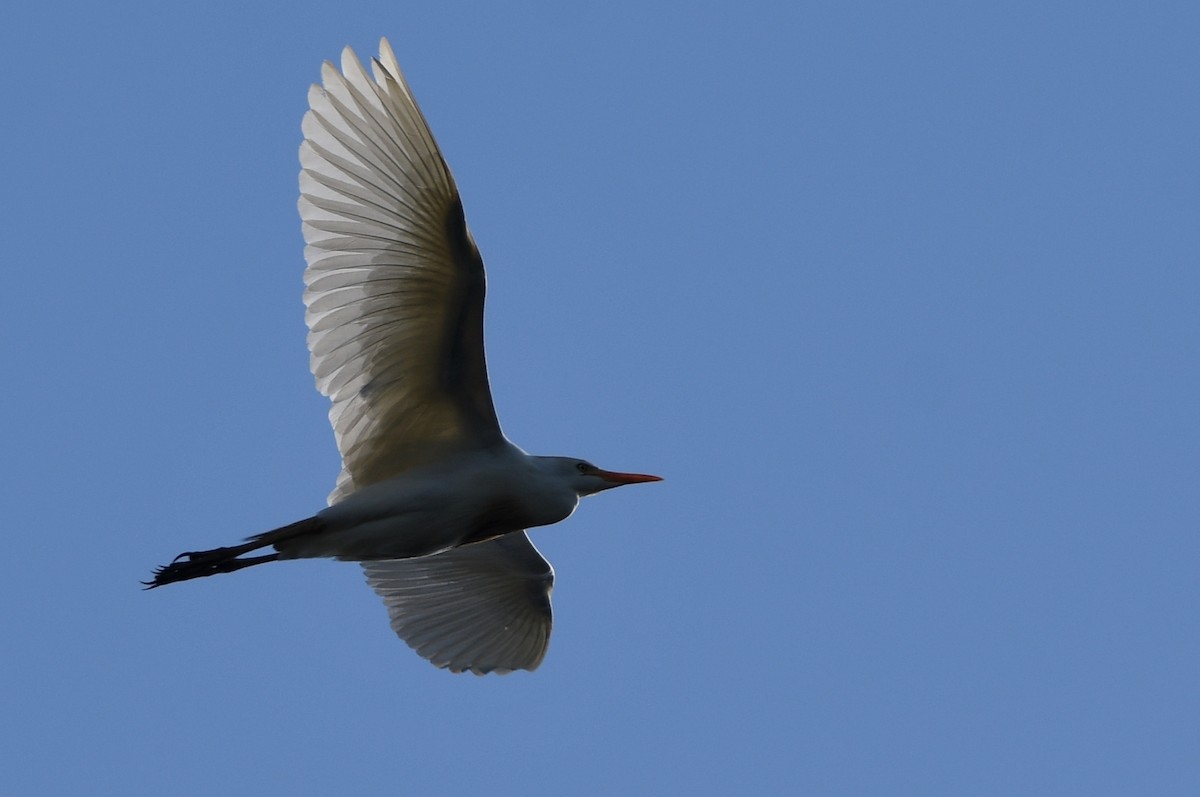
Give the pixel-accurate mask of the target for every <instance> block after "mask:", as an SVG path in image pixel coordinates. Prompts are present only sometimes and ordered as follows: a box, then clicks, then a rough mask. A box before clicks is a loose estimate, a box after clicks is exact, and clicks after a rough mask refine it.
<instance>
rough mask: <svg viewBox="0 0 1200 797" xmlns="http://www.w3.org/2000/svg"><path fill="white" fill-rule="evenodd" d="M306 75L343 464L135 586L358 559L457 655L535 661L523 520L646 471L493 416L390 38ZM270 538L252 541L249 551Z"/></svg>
mask: <svg viewBox="0 0 1200 797" xmlns="http://www.w3.org/2000/svg"><path fill="white" fill-rule="evenodd" d="M341 66H342V68H341V72H340V73H339V72H338V70H337V69H335V68H334V66H333V65H332V64H330V63H326V64H325V65H324V67H323V68H322V72H321V79H322V84H323V85H319V86H318V85H314V86H313V87H312V88H311V89H310V91H309V94H308V100H309V111H308V112H307V113H306V114H305V116H304V124H303V132H304V143H303V144H302V145H301V147H300V163H301V167H302V169H301V172H300V203H299V209H300V216H301V219H302V221H303V229H304V239H305V242H306V243H307V246H306V248H305V258H306V260H307V261H308V268H307V270H306V271H305V273H304V282H305V286H306V290H305V292H304V303H305V305H306V306H307V313H306V316H305V318H306V321H307V323H308V328H309V334H308V346H309V349H310V351H311V353H312V359H311V366H312V371H313V374H314V376H315V377H316V381H317V387H318V388H319V389H320V391H321V392H322V393H324V394H325V395H327V396H329V398H330V399H331V401H332V404H333V406H332V408H331V409H330V413H329V417H330V421H331V422H332V424H333V429H334V434H335V436H336V438H337V445H338V450H339V451H340V452H341V455H342V472H341V475H340V476H339V478H338V481H337V486H336V488H335V489H334V491H333V493H332V495H330V497H329V506H328V507H327V508H325V509H323V510H321V511H320V512H317V513H316V514H315V515H313V516H312V517H309V518H306V519H305V520H301V521H299V522H296V523H292V524H290V525H287V526H284V527H282V528H279V529H275V530H274V531H269V532H266V533H265V534H259V535H257V536H254V537H251V538H250V539H249V540H248V541H247V542H246V543H244V544H242V545H235V546H231V547H226V548H216V549H213V550H208V551H194V552H188V553H184V554H180V556H179V557H177V558H176V560H175V561H174V562H173V563H171V564H169V565H166V566H165V567H161V568H159V569H158V570H156V571H155V573H154V578H153V580H152V581H150V582H148V584H147V586H149V587H159V586H163V585H164V584H171V583H173V582H176V581H185V580H187V579H192V578H198V577H201V576H211V575H215V574H217V573H230V572H233V571H235V570H241V569H243V568H246V567H250V566H252V565H259V564H264V563H266V562H273V561H276V560H282V559H300V558H308V557H332V558H335V559H341V560H348V561H356V562H361V563H362V566H363V569H364V570H365V571H366V576H367V581H368V583H369V584H370V585H371V586H372V587H373V588H374V589H375V591H376V592H377V593H379V595H380V596H381V597H382V598H383V601H384V603H385V604H386V606H387V609H388V612H389V614H390V616H391V621H392V628H393V629H395V631H396V633H397V634H399V635H400V637H401V638H402V639H404V640H405V641H406V642H407V643H408V644H409V645H410V646H412V648H413V649H415V650H416V651H417V652H418V653H419V654H420V655H422V656H424V657H425V658H427V659H428V660H429V661H431V662H432V663H433V664H435V665H437V666H439V667H445V668H447V669H450V670H452V671H454V672H464V671H470V672H474V673H477V674H483V673H487V672H500V673H503V672H509V671H511V670H516V669H526V670H532V669H535V668H536V667H537V666H538V665H539V664H540V663H541V661H542V658H543V656H544V655H545V652H546V646H547V644H548V642H549V638H550V622H551V610H550V591H551V587H552V585H553V580H554V571H553V569H552V568H551V567H550V564H549V563H548V562H547V561H546V560H545V559H544V558H542V556H541V554H539V553H538V551H537V549H536V548H534V547H533V543H531V542H530V540H529V536H528V535H527V534H526V532H525V529H528V528H530V527H533V526H544V525H548V524H551V523H557V522H558V521H560V520H563V519H564V518H566V517H567V516H568V515H570V514H571V513H572V512H573V511H574V510H575V507H576V505H577V504H578V502H579V499H580V498H581V497H582V496H585V495H591V494H593V493H598V492H600V491H601V490H607V489H610V488H612V487H618V486H620V485H623V484H634V483H637V482H650V481H658V480H659V477H657V476H648V475H643V474H636V473H617V472H613V471H607V470H601V469H600V468H597V467H596V466H595V465H592V464H591V463H589V462H586V461H584V460H579V459H573V458H569V457H539V456H531V455H529V454H526V453H525V452H524V451H522V450H521V449H519V448H517V447H516V446H515V445H513V444H512V443H510V442H509V441H508V439H506V438H505V436H504V434H503V433H502V432H501V431H500V424H499V422H498V421H497V419H496V411H495V409H494V407H493V405H492V396H491V391H490V389H489V387H488V380H487V367H486V364H485V362H484V351H483V300H484V271H483V261H482V259H481V258H480V255H479V251H478V250H477V249H476V247H475V241H474V240H473V238H472V237H471V233H470V231H469V230H468V229H467V225H466V220H465V219H464V217H463V208H462V202H461V201H460V199H459V195H458V190H457V188H456V187H455V184H454V179H453V178H452V177H451V175H450V169H449V167H448V166H447V165H446V162H445V160H443V158H442V155H441V152H440V151H439V149H438V146H437V144H436V143H435V142H434V139H433V135H432V133H431V132H430V130H429V127H428V125H427V124H426V122H425V118H424V116H423V115H422V114H421V111H420V109H419V108H418V107H417V104H416V101H415V100H414V99H413V95H412V91H411V90H410V89H409V87H408V84H407V82H406V81H405V79H404V76H403V75H402V74H401V72H400V67H399V66H398V64H397V63H396V57H395V55H394V54H393V53H392V49H391V47H390V46H389V45H388V42H387V40H386V39H385V40H383V41H382V42H381V43H380V54H379V57H378V58H377V59H374V60H373V61H372V65H371V66H372V72H373V76H374V79H372V77H371V76H369V75H368V74H367V72H366V70H364V68H363V66H362V64H361V63H360V62H359V60H358V58H357V56H355V54H354V52H353V51H352V50H351V49H350V48H346V49H345V50H344V51H343V53H342V64H341ZM265 548H273V549H274V552H272V553H267V554H260V555H256V556H246V555H245V554H249V553H252V552H254V551H258V550H260V549H265Z"/></svg>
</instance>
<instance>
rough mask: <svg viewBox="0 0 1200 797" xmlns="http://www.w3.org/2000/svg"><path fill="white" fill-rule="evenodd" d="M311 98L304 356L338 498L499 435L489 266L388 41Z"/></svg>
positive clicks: (331, 74) (304, 215) (305, 167)
mask: <svg viewBox="0 0 1200 797" xmlns="http://www.w3.org/2000/svg"><path fill="white" fill-rule="evenodd" d="M372 68H373V72H374V81H372V80H371V78H370V77H369V76H368V75H367V73H366V72H365V71H364V69H363V66H362V64H361V63H360V62H359V60H358V58H357V56H355V54H354V52H353V51H352V50H351V49H350V48H348V47H347V48H346V49H345V50H344V51H343V53H342V73H343V74H339V73H338V71H337V70H336V69H335V68H334V67H333V65H332V64H329V63H326V64H325V65H324V66H323V67H322V70H321V79H322V83H323V86H317V85H314V86H313V87H312V88H311V89H310V90H309V94H308V102H309V108H310V110H309V111H308V113H306V114H305V115H304V125H303V130H304V143H303V144H302V145H301V146H300V163H301V166H302V169H301V172H300V202H299V208H300V217H301V219H302V220H303V228H304V240H305V242H306V243H307V244H308V245H307V246H306V247H305V250H304V256H305V259H306V260H307V261H308V269H307V270H306V271H305V272H304V282H305V285H306V286H307V289H306V290H305V292H304V303H305V305H307V307H308V312H307V314H306V316H305V320H306V321H307V323H308V327H309V334H308V346H309V349H310V350H311V352H312V362H311V365H312V371H313V374H314V375H315V376H316V379H317V387H318V388H319V389H320V391H321V392H322V393H324V394H325V395H327V396H329V397H330V398H331V399H332V401H333V406H332V408H331V409H330V411H329V418H330V421H331V422H332V423H333V429H334V434H335V435H336V437H337V444H338V450H339V451H341V454H342V463H343V470H342V474H341V477H340V478H339V479H338V486H337V489H336V490H335V491H334V494H333V495H332V496H331V500H337V499H340V498H342V497H344V496H345V495H347V494H349V493H350V492H353V491H354V490H355V489H358V488H361V487H364V486H366V485H368V484H372V483H374V482H377V481H380V480H382V479H385V478H388V477H390V476H394V475H396V474H397V473H399V472H401V471H403V470H406V469H407V468H410V467H413V466H414V465H417V464H419V463H420V462H422V461H425V460H428V459H433V458H436V457H438V456H441V455H442V454H444V453H445V452H447V451H449V450H458V449H463V448H472V447H478V446H486V445H490V444H494V443H496V442H498V441H499V440H500V439H502V434H501V432H500V425H499V423H498V422H497V420H496V411H495V409H494V407H493V405H492V396H491V391H490V390H489V388H488V381H487V366H486V364H485V362H484V354H483V297H484V273H483V261H482V259H481V258H480V256H479V251H478V250H477V249H476V248H475V242H474V240H473V239H472V238H471V233H470V231H469V230H468V229H467V225H466V220H465V219H464V217H463V209H462V202H461V201H460V199H459V196H458V189H457V188H456V187H455V185H454V179H453V178H452V177H451V175H450V169H449V167H448V166H447V165H446V162H445V160H443V158H442V155H441V152H440V151H439V150H438V146H437V144H436V143H435V142H434V140H433V135H432V134H431V133H430V131H429V126H428V125H427V124H426V122H425V118H424V116H423V115H422V114H421V111H420V109H419V108H418V107H417V104H416V101H415V100H414V99H413V96H412V92H411V91H410V89H409V87H408V84H407V83H406V82H405V80H404V77H403V75H402V74H401V73H400V67H399V66H398V65H397V63H396V57H395V55H393V53H392V50H391V47H390V46H389V45H388V43H387V40H386V39H385V40H383V41H382V42H381V43H380V56H379V59H377V60H375V61H374V62H373V63H372Z"/></svg>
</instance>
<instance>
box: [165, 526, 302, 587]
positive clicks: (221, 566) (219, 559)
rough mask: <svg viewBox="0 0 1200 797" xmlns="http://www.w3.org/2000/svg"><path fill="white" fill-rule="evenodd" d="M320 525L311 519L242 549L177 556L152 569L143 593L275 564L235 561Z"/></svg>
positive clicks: (267, 558)
mask: <svg viewBox="0 0 1200 797" xmlns="http://www.w3.org/2000/svg"><path fill="white" fill-rule="evenodd" d="M321 525H322V524H321V521H320V520H318V519H317V518H315V517H310V518H305V519H304V520H300V521H297V522H295V523H290V524H288V525H286V526H283V527H281V528H277V529H274V530H273V531H268V532H265V533H263V534H256V535H254V536H253V537H251V538H249V539H248V540H247V541H246V542H244V543H242V544H241V545H234V546H231V547H228V548H213V549H212V550H211V551H187V552H185V553H181V554H179V556H176V557H175V560H174V561H173V562H171V563H170V564H169V565H163V566H162V567H159V568H157V569H155V571H154V577H153V579H151V580H150V581H143V582H142V584H144V585H145V587H146V589H154V588H155V587H161V586H164V585H166V584H174V583H175V582H176V581H187V580H189V579H193V578H201V577H203V576H215V575H216V574H217V573H232V572H234V571H236V570H241V569H242V568H246V567H253V566H254V565H261V564H266V563H267V562H274V561H275V560H276V559H278V558H279V554H278V553H269V554H264V555H262V556H247V557H245V558H238V557H240V556H242V554H246V553H250V552H251V551H257V550H259V549H260V548H266V547H267V546H270V545H277V544H278V543H281V542H285V541H287V540H291V539H295V538H296V537H303V536H306V535H308V534H312V533H314V532H317V531H319V530H320V528H321Z"/></svg>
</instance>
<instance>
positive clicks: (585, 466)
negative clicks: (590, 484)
mask: <svg viewBox="0 0 1200 797" xmlns="http://www.w3.org/2000/svg"><path fill="white" fill-rule="evenodd" d="M591 469H592V466H591V465H589V464H587V463H586V462H580V463H579V464H578V465H576V466H575V470H577V471H579V472H580V473H587V472H588V471H589V470H591Z"/></svg>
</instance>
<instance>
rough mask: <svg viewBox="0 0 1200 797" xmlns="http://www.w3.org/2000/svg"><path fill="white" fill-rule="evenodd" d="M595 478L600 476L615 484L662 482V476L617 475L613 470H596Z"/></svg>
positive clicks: (594, 472)
mask: <svg viewBox="0 0 1200 797" xmlns="http://www.w3.org/2000/svg"><path fill="white" fill-rule="evenodd" d="M592 475H593V476H599V477H600V478H601V479H604V481H606V482H612V483H613V484H639V483H641V482H660V481H662V476H649V475H647V474H645V473H617V472H615V471H611V470H595V471H593V472H592Z"/></svg>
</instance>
